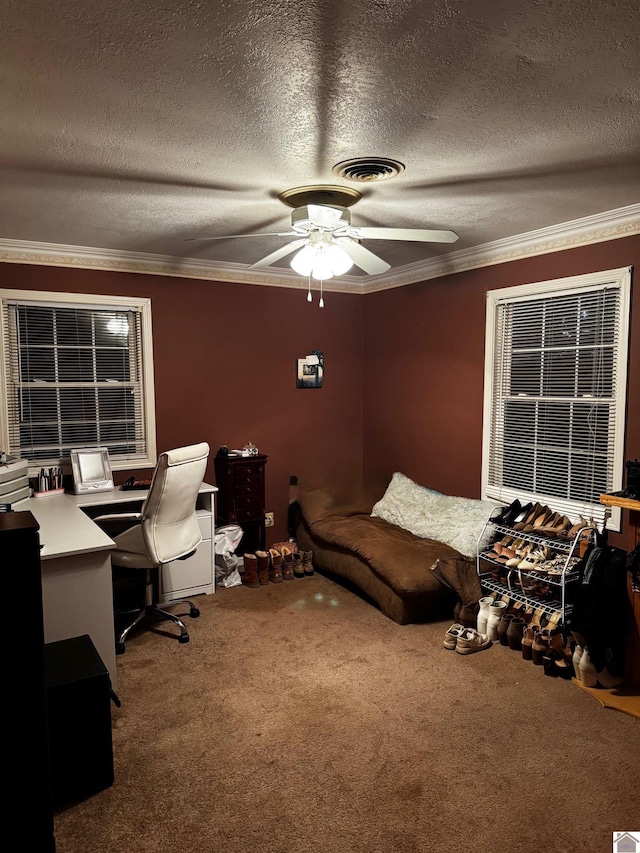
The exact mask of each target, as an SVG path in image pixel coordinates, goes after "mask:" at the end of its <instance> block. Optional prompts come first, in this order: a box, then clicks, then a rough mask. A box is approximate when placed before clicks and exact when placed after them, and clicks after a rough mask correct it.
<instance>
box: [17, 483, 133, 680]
mask: <svg viewBox="0 0 640 853" xmlns="http://www.w3.org/2000/svg"><path fill="white" fill-rule="evenodd" d="M16 509H25V510H26V509H28V510H29V511H30V512H31V513H32V514H33V516H34V518H35V519H36V521H37V522H38V524H39V525H40V544H41V545H43V548H42V549H41V551H40V561H41V566H42V605H43V618H44V639H45V642H47V643H52V642H55V641H56V640H66V639H68V638H69V637H77V636H80V635H81V634H88V635H89V636H90V637H91V639H92V640H93V644H94V646H95V647H96V650H97V651H98V654H99V655H100V657H101V658H102V660H103V662H104V665H105V666H106V667H107V669H108V670H109V676H110V678H111V684H112V686H113V689H114V690H115V689H117V687H116V685H117V680H116V650H115V648H116V647H115V642H116V641H115V636H114V626H113V592H112V582H111V556H110V551H111V549H112V548H113V546H114V542H113V540H112V539H111V538H110V537H109V536H107V534H106V533H104V532H103V531H102V530H100V528H99V527H98V525H97V524H95V523H94V522H93V521H91V519H90V518H89V517H88V516H86V515H85V514H84V513H83V512H82V511H81V510H79V509H78V507H77V506H75V505H74V504H73V502H72V501H70V500H69V497H68V496H67V495H53V496H51V497H47V498H31V499H30V500H26V501H22V502H21V504H20V506H19V507H16Z"/></svg>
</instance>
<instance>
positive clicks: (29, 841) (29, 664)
mask: <svg viewBox="0 0 640 853" xmlns="http://www.w3.org/2000/svg"><path fill="white" fill-rule="evenodd" d="M38 529H39V528H38V523H37V521H36V520H35V518H34V517H33V515H32V514H31V513H30V512H3V513H0V571H1V572H2V583H3V588H4V592H5V594H6V601H7V607H6V608H5V614H4V617H5V623H4V625H5V629H7V628H8V630H5V643H4V647H3V655H2V663H3V676H4V678H3V684H4V702H3V705H4V713H5V727H4V732H5V743H4V745H3V767H4V769H5V776H6V782H7V785H6V788H5V792H4V804H3V805H4V814H5V822H4V828H5V833H6V835H7V837H10V836H13V838H14V842H13V846H14V847H15V848H17V849H20V850H38V851H42V853H53V851H55V849H56V843H55V838H54V831H53V829H54V827H53V806H52V802H51V784H50V775H49V757H48V732H47V703H46V690H45V679H44V627H43V618H42V580H41V575H40V537H39V535H38Z"/></svg>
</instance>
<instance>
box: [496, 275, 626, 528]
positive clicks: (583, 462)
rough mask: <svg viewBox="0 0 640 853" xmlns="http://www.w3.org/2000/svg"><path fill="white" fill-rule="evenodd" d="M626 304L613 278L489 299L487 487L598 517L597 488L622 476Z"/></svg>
mask: <svg viewBox="0 0 640 853" xmlns="http://www.w3.org/2000/svg"><path fill="white" fill-rule="evenodd" d="M516 290H517V289H516ZM626 305H627V302H626V300H625V299H624V298H623V291H622V288H621V286H620V284H619V283H618V282H604V283H597V284H593V285H592V286H587V287H579V288H576V287H575V286H574V287H573V288H568V289H566V290H565V289H559V290H558V291H556V292H553V291H549V292H544V293H540V294H536V293H531V292H527V293H526V295H514V296H508V295H507V296H503V297H502V298H499V299H497V300H496V302H495V304H494V307H493V310H494V311H495V317H494V318H493V320H494V325H493V340H492V342H491V345H492V348H493V352H492V370H491V374H490V378H491V382H490V386H491V395H490V400H489V401H488V403H489V406H490V417H489V418H487V417H486V416H485V424H487V422H488V424H489V432H490V434H489V437H488V443H487V445H486V448H487V452H486V457H487V458H486V462H485V465H486V471H485V478H486V485H485V492H486V496H487V497H492V498H496V499H497V500H499V501H501V502H510V501H511V500H513V499H514V498H516V497H518V498H524V499H527V500H528V499H531V498H535V499H536V500H539V501H541V502H543V503H547V504H549V505H551V506H553V507H554V509H556V510H558V511H560V510H562V511H563V512H564V513H566V514H569V515H573V516H574V517H577V516H578V515H583V516H585V517H588V518H589V517H592V518H594V519H596V520H599V521H602V520H603V518H604V515H605V507H604V506H603V505H602V504H600V502H599V496H600V494H602V493H604V492H611V491H615V490H616V489H619V488H620V486H621V470H622V465H621V461H620V460H621V452H622V448H621V444H622V441H623V419H624V399H625V391H626V388H625V385H626V342H625V346H624V347H623V346H622V343H623V335H625V334H627V332H626V330H627V328H628V326H627V322H626V318H624V317H623V310H625V308H626ZM623 350H624V357H623ZM485 415H486V413H485Z"/></svg>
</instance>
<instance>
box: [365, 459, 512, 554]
mask: <svg viewBox="0 0 640 853" xmlns="http://www.w3.org/2000/svg"><path fill="white" fill-rule="evenodd" d="M495 507H496V504H495V503H493V502H492V501H482V500H475V499H474V498H461V497H456V496H453V495H443V494H441V493H440V492H435V491H433V489H428V488H427V487H426V486H420V485H419V484H418V483H415V482H414V481H413V480H411V479H410V478H409V477H406V476H405V475H404V474H401V473H400V472H396V473H395V474H394V475H393V477H392V478H391V482H390V483H389V485H388V487H387V490H386V492H385V493H384V495H383V496H382V498H381V499H380V500H379V501H378V502H377V503H376V504H374V507H373V509H372V511H371V515H372V516H375V517H377V518H382V519H384V520H385V521H387V522H389V523H391V524H397V525H398V526H399V527H402V528H404V529H405V530H408V531H409V532H410V533H413V534H414V535H415V536H419V537H420V538H421V539H434V540H436V541H438V542H443V543H444V544H446V545H449V546H451V547H452V548H454V549H455V550H456V551H459V552H460V554H463V555H464V556H467V557H470V556H473V555H475V553H476V548H477V547H478V540H479V539H480V537H481V535H482V534H483V529H484V528H485V523H486V521H487V518H488V517H489V515H490V514H491V512H492V510H493V509H495ZM491 533H492V531H491V529H489V528H487V529H486V530H485V533H484V535H483V536H482V541H481V542H480V549H481V550H482V549H484V547H486V546H487V545H488V544H489V542H490V541H491Z"/></svg>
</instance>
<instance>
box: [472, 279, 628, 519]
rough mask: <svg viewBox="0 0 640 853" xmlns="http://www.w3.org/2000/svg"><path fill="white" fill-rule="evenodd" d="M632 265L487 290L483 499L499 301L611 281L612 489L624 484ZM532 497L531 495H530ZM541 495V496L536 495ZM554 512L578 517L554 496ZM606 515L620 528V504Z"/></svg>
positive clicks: (486, 495)
mask: <svg viewBox="0 0 640 853" xmlns="http://www.w3.org/2000/svg"><path fill="white" fill-rule="evenodd" d="M631 269H632V268H631V267H620V268H618V269H613V270H604V271H602V272H595V273H587V274H586V275H577V276H569V277H565V278H557V279H552V280H549V281H538V282H533V283H530V284H522V285H516V286H515V287H503V288H500V289H498V290H490V291H488V292H487V316H486V332H485V353H484V409H483V420H482V497H483V499H485V500H496V498H495V496H494V495H493V494H492V493H491V490H490V487H489V452H490V440H491V417H492V411H491V407H492V405H493V392H494V388H493V377H494V352H495V334H496V316H497V307H498V304H499V302H500V301H501V300H504V299H514V298H517V299H521V298H527V297H530V298H532V299H537V298H539V297H540V296H544V295H545V294H550V293H563V294H566V293H571V292H573V293H576V292H579V291H580V290H584V289H586V288H589V287H593V286H594V285H605V284H612V285H615V286H617V287H619V290H620V337H619V341H620V343H619V352H618V355H619V359H620V361H621V364H622V367H621V368H620V373H619V378H620V389H621V393H619V394H618V398H617V400H616V409H615V419H616V427H615V432H614V442H615V448H614V460H613V470H614V483H613V491H619V490H621V489H622V485H623V482H622V481H623V469H624V452H625V421H626V419H625V415H626V399H627V381H628V375H627V374H628V357H629V318H630V307H631ZM521 495H522V493H521V492H518V491H515V490H514V491H513V494H512V495H510V492H509V490H507V489H504V490H502V498H501V500H504V499H505V498H506V499H507V500H514V499H515V498H518V497H521ZM531 497H532V498H534V497H535V496H534V495H531ZM538 497H544V496H538ZM550 500H551V501H552V502H553V505H554V508H555V509H556V511H558V512H560V511H562V512H563V513H566V514H568V515H570V516H571V515H573V520H574V521H577V520H578V519H577V516H576V515H575V513H574V512H572V510H573V506H572V504H571V503H570V502H566V505H563V501H561V500H559V499H556V498H553V499H550ZM606 509H610V510H611V511H610V514H609V513H606ZM605 515H608V519H607V528H608V529H610V530H615V531H619V530H620V527H621V510H620V508H619V507H612V508H605V507H604V506H603V516H605Z"/></svg>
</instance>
